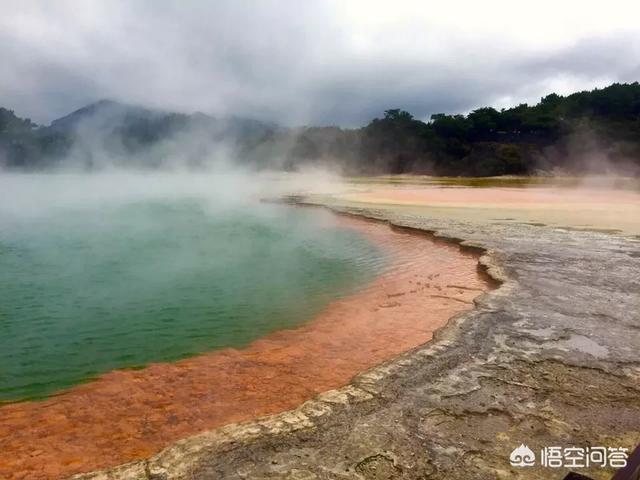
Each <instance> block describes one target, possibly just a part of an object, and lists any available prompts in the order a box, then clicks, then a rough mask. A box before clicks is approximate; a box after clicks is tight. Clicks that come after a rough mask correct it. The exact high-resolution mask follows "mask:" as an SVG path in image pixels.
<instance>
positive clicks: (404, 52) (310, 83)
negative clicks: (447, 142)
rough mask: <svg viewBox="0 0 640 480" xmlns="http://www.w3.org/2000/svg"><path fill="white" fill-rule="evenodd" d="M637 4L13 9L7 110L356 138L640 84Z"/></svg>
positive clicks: (2, 56) (6, 25)
mask: <svg viewBox="0 0 640 480" xmlns="http://www.w3.org/2000/svg"><path fill="white" fill-rule="evenodd" d="M639 18H640V2H638V1H637V0H636V1H617V0H608V1H607V2H595V1H593V2H592V1H588V0H582V1H580V2H577V1H561V0H553V1H547V0H536V1H514V0H509V1H488V0H482V1H478V0H475V1H468V2H461V1H455V0H444V1H443V0H438V1H433V2H430V1H426V0H423V1H401V0H392V1H384V2H376V1H373V0H362V1H357V0H348V1H338V0H336V1H322V0H318V1H314V0H308V1H301V0H291V1H287V0H273V1H271V0H264V1H261V0H252V1H250V0H246V1H242V0H230V1H224V0H212V1H207V2H204V1H197V0H191V1H188V0H181V1H178V0H176V1H167V0H102V1H97V0H56V1H49V0H41V1H37V0H3V2H2V7H1V14H0V66H1V67H0V106H7V107H9V108H12V109H14V110H16V113H18V114H19V115H21V116H30V117H31V118H32V119H34V120H35V121H37V122H40V123H48V122H49V121H51V120H52V119H54V118H56V117H58V116H61V115H64V114H66V113H68V112H70V111H72V110H74V109H76V108H79V107H81V106H83V105H84V104H87V103H89V102H92V101H95V100H98V99H101V98H111V99H115V100H120V101H124V102H130V103H136V104H142V105H147V106H152V107H160V108H165V109H172V110H179V111H185V112H193V111H203V112H207V113H212V114H218V115H230V114H231V115H239V116H247V117H253V118H259V119H265V120H272V121H276V122H280V123H285V124H314V125H317V124H337V125H343V126H355V125H361V124H364V123H366V122H367V121H368V120H369V119H371V118H372V117H374V116H376V115H378V116H379V115H380V114H381V112H382V111H383V110H385V109H388V108H394V107H398V108H404V109H406V110H409V111H410V112H411V113H413V114H414V115H415V116H416V117H419V118H428V116H429V115H430V114H431V113H437V112H447V113H458V112H463V113H464V112H468V111H469V110H471V109H473V108H475V107H479V106H484V105H492V106H495V107H503V106H510V105H515V104H518V103H521V102H529V103H535V102H537V101H538V100H539V98H540V97H541V96H543V95H545V94H547V93H550V92H552V91H555V92H558V93H570V92H573V91H576V90H582V89H591V88H593V87H600V86H605V85H607V84H609V83H611V82H614V81H635V80H640V27H638V19H639Z"/></svg>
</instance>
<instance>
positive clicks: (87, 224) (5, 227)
mask: <svg viewBox="0 0 640 480" xmlns="http://www.w3.org/2000/svg"><path fill="white" fill-rule="evenodd" d="M331 218H332V217H330V216H328V214H327V213H326V212H321V211H314V210H307V209H296V208H290V207H286V206H273V205H265V204H257V203H251V204H248V205H238V206H235V207H233V208H224V209H215V208H214V209H212V208H211V207H210V205H208V204H207V203H206V202H203V201H199V200H198V199H195V198H175V199H171V200H163V199H143V200H140V201H132V202H127V201H124V202H115V203H107V204H106V205H94V206H92V207H84V208H71V207H69V206H65V207H61V208H56V209H51V210H50V211H47V213H46V214H44V215H31V216H22V215H15V212H14V213H13V214H2V215H0V226H1V227H2V228H1V229H0V400H4V401H12V400H18V399H24V398H37V397H42V396H46V395H49V394H52V393H54V392H56V391H59V390H60V389H63V388H66V387H69V386H72V385H74V384H76V383H78V382H82V381H86V380H87V379H90V378H91V377H94V376H95V375H97V374H100V373H102V372H107V371H109V370H112V369H115V368H124V367H135V366H141V365H144V364H147V363H149V362H158V361H172V360H176V359H180V358H184V357H187V356H191V355H195V354H197V353H200V352H205V351H209V350H213V349H217V348H222V347H229V346H232V347H241V346H243V345H247V344H248V343H249V342H251V341H252V340H254V339H256V338H258V337H261V336H263V335H265V334H267V333H269V332H271V331H274V330H277V329H281V328H287V327H292V326H295V325H296V324H299V323H300V322H303V321H305V320H308V319H309V318H311V317H312V316H313V315H314V314H316V313H317V312H318V311H319V310H320V309H321V308H322V307H323V306H325V305H326V304H327V303H329V302H331V301H332V300H335V299H336V298H338V297H339V296H340V295H344V294H346V293H349V292H352V291H354V290H355V289H357V288H358V287H360V286H362V285H364V284H365V283H366V282H367V281H369V280H370V279H371V278H372V277H373V276H374V275H375V274H376V273H377V272H378V271H379V270H380V268H382V265H383V263H384V258H383V256H382V254H381V252H380V251H378V249H377V248H376V247H375V246H373V245H372V244H370V243H369V242H368V241H367V240H366V239H364V238H363V237H361V236H360V235H358V234H356V233H354V232H353V231H350V230H347V229H341V228H338V226H336V225H335V224H334V223H333V222H332V219H331Z"/></svg>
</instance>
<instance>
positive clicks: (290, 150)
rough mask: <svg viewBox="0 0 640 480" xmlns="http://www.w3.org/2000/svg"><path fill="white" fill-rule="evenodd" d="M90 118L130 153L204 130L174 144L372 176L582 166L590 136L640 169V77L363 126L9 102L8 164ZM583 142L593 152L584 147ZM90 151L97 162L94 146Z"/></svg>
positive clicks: (115, 146)
mask: <svg viewBox="0 0 640 480" xmlns="http://www.w3.org/2000/svg"><path fill="white" fill-rule="evenodd" d="M100 112H102V113H101V114H100ZM101 115H102V117H101ZM87 118H89V119H91V118H93V119H94V120H95V119H96V118H97V119H98V120H100V119H101V118H102V120H100V122H101V123H100V122H99V123H97V124H95V122H94V125H93V127H92V128H93V130H92V132H93V133H96V132H98V133H99V134H100V135H99V136H101V139H102V144H101V147H102V148H104V151H105V152H106V153H108V154H109V155H119V156H120V158H123V159H129V158H131V157H134V156H138V155H139V154H144V152H149V151H151V150H152V149H153V148H155V147H156V146H157V145H161V144H162V142H167V141H171V140H173V139H176V138H180V135H182V134H183V133H184V132H191V133H193V132H197V133H198V135H197V138H198V139H200V140H202V139H204V142H203V145H202V146H201V148H200V147H198V148H192V146H191V145H184V144H181V143H180V142H179V141H178V142H174V143H175V144H176V145H178V146H177V147H176V148H177V149H178V151H177V153H180V152H179V149H180V148H182V149H186V148H191V149H192V150H193V152H195V153H192V155H196V156H206V151H207V148H211V147H212V145H214V144H215V142H218V141H224V142H225V145H233V146H234V147H236V149H235V151H236V152H237V157H238V160H239V161H241V162H243V163H245V164H253V165H255V166H257V167H258V168H261V167H262V166H273V165H277V166H280V167H282V168H285V169H297V168H300V167H301V166H303V165H305V164H313V165H317V164H329V163H330V164H334V165H337V166H339V167H340V168H342V169H343V170H344V171H346V172H347V173H364V174H384V173H409V172H415V173H429V174H439V175H452V176H457V175H467V176H468V175H476V176H488V175H510V174H527V173H530V172H533V171H534V170H536V169H537V168H545V169H550V168H555V167H562V168H565V167H568V166H570V167H571V168H572V169H574V170H577V171H578V172H580V171H581V169H584V168H587V167H586V165H585V164H584V161H583V160H581V158H578V159H575V158H571V157H572V154H571V153H572V149H573V150H576V149H575V144H579V145H581V144H582V143H584V142H583V140H584V138H585V135H586V138H587V139H589V141H591V142H592V143H595V144H597V146H598V148H600V149H601V150H603V151H607V152H608V154H610V156H611V158H612V160H613V161H617V160H616V159H623V160H625V161H628V159H632V160H631V161H632V162H635V164H637V165H638V166H639V167H640V84H638V82H635V83H631V84H618V83H616V84H613V85H610V86H608V87H606V88H603V89H595V90H592V91H585V92H578V93H574V94H571V95H568V96H561V95H558V94H555V93H552V94H550V95H547V96H545V97H543V98H542V99H541V100H540V102H539V103H538V104H536V105H527V104H520V105H517V106H515V107H512V108H508V109H502V110H496V109H495V108H492V107H483V108H478V109H476V110H473V111H472V112H470V113H469V114H468V115H448V114H445V113H437V114H434V115H432V116H431V118H430V120H429V121H421V120H419V119H416V118H414V117H413V115H411V113H409V112H407V111H405V110H402V109H389V110H386V111H384V112H383V115H382V117H381V118H374V119H373V120H372V121H371V122H369V124H368V125H366V126H365V127H362V128H358V129H341V128H338V127H305V128H295V129H279V128H277V127H273V126H268V125H266V124H263V123H261V122H256V121H250V120H243V119H233V118H232V119H231V120H226V121H218V120H216V119H214V118H212V117H208V116H207V115H204V114H194V115H183V114H173V113H162V112H155V111H151V110H146V109H142V108H139V107H131V106H126V105H122V104H118V103H116V102H110V101H101V102H97V103H95V104H92V105H89V106H87V107H84V108H82V109H80V110H78V111H76V112H74V113H72V114H70V115H68V116H66V117H63V118H62V119H59V120H57V121H55V122H53V123H52V125H51V126H50V127H40V128H36V125H35V124H33V122H31V121H30V120H29V119H20V118H19V117H16V116H15V115H14V113H13V112H12V111H10V110H6V109H2V108H0V165H2V164H4V165H6V166H9V167H16V168H41V167H43V166H49V165H52V164H55V162H56V161H57V160H59V159H62V158H65V156H66V155H67V154H68V153H69V152H70V151H71V149H72V145H74V142H75V141H76V140H77V139H78V135H80V134H79V133H78V130H77V127H78V126H79V125H80V126H82V125H86V123H87ZM89 123H90V122H89ZM585 132H587V133H585ZM580 135H582V137H581V136H580ZM183 140H184V138H183ZM206 142H209V144H207V143H206ZM572 145H573V146H572ZM76 150H78V149H77V148H76V149H75V150H74V152H75V151H76ZM578 150H579V151H580V152H581V155H582V156H583V157H586V156H587V155H583V153H584V152H585V149H584V148H582V149H578ZM549 152H554V154H553V155H549ZM76 153H77V152H76ZM86 155H87V158H89V160H91V152H86ZM151 156H152V155H151ZM541 159H544V161H541ZM581 162H582V163H581ZM89 163H90V162H89ZM149 166H151V164H150V165H149Z"/></svg>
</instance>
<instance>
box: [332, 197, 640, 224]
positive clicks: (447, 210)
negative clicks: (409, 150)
mask: <svg viewBox="0 0 640 480" xmlns="http://www.w3.org/2000/svg"><path fill="white" fill-rule="evenodd" d="M335 198H336V199H338V200H339V201H340V202H341V203H347V204H352V205H357V204H359V203H360V204H367V205H370V204H376V205H379V206H385V205H387V206H394V207H396V208H401V209H402V211H406V212H408V213H411V212H415V213H419V214H421V215H424V216H427V217H428V216H432V217H435V218H449V219H452V220H456V219H460V220H463V221H477V222H494V221H516V222H528V223H541V224H545V225H551V226H568V227H575V228H584V229H610V230H619V231H620V232H622V233H626V234H631V235H640V192H638V191H630V190H615V189H606V188H587V187H585V188H565V187H555V186H551V187H540V186H537V187H526V188H505V187H490V188H473V187H440V186H434V185H410V184H409V185H407V184H403V185H397V186H392V185H385V184H378V185H370V186H367V187H366V188H362V187H361V188H360V191H356V192H350V193H344V194H341V195H336V196H335Z"/></svg>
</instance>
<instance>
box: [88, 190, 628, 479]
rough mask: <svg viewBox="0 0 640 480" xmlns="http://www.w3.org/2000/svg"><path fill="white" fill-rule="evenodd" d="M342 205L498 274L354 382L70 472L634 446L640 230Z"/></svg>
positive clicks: (463, 466)
mask: <svg viewBox="0 0 640 480" xmlns="http://www.w3.org/2000/svg"><path fill="white" fill-rule="evenodd" d="M332 208H333V209H335V210H338V211H342V212H345V213H350V214H355V215H361V216H365V217H369V218H374V219H378V220H381V221H386V222H390V223H392V224H393V225H397V226H399V227H405V228H413V229H420V230H425V231H428V232H433V234H434V235H436V236H439V237H443V238H446V239H449V240H450V241H452V242H461V245H462V246H463V247H468V248H475V249H481V250H482V251H484V252H485V253H484V255H483V256H482V257H481V259H480V266H481V268H482V269H484V270H486V272H487V273H488V274H489V275H490V276H491V277H492V278H494V279H495V280H496V281H498V282H500V283H501V285H500V287H499V288H498V289H496V290H493V291H491V292H489V293H487V294H484V295H482V296H480V297H478V298H476V300H475V309H473V310H472V311H471V312H468V313H464V314H461V315H459V316H457V317H454V318H453V319H452V320H450V321H449V323H448V324H447V325H446V326H445V327H443V328H442V329H441V330H439V331H438V332H437V334H436V335H435V337H434V339H433V340H432V341H430V342H428V343H427V344H425V345H424V346H422V347H419V348H417V349H415V350H412V351H410V352H408V353H406V354H404V355H401V356H400V357H398V358H396V359H394V360H392V361H389V362H387V363H385V364H383V365H380V366H378V367H376V368H373V369H371V370H369V371H366V372H363V373H361V374H359V375H358V376H356V377H355V378H354V379H353V381H352V382H351V384H350V385H348V386H347V387H344V388H341V389H339V390H334V391H329V392H326V393H324V394H321V395H319V396H318V397H316V398H315V399H313V400H310V401H308V402H306V403H304V404H303V405H301V406H300V407H299V408H297V409H296V410H293V411H290V412H287V413H284V414H280V415H275V416H271V417H265V418H262V419H258V420H256V421H251V422H247V423H242V424H237V425H230V426H227V427H224V428H222V429H218V430H213V431H210V432H206V433H204V434H201V435H198V436H195V437H191V438H188V439H185V440H182V441H180V442H178V443H177V444H175V445H174V446H171V447H169V448H167V449H165V450H164V451H162V452H161V453H159V454H158V455H156V456H154V457H151V458H149V459H148V460H145V461H140V462H134V463H131V464H128V465H123V466H121V467H119V468H118V469H115V470H111V471H108V472H98V473H94V474H89V475H82V476H78V477H76V479H83V480H88V479H92V480H107V479H108V480H119V479H141V480H142V479H149V480H151V479H156V480H159V479H162V480H173V479H219V478H229V479H267V478H287V479H395V478H402V479H427V478H428V479H442V480H444V479H453V478H456V479H472V480H473V479H477V480H480V479H513V478H517V479H540V478H545V479H546V478H558V479H560V478H563V477H564V476H565V475H566V473H567V472H568V470H567V469H563V468H558V469H543V468H542V467H540V466H539V464H537V466H534V467H527V468H516V467H511V466H510V464H509V454H510V452H511V451H512V450H513V449H514V448H515V447H517V446H519V445H520V444H523V443H524V444H526V445H528V446H529V447H530V448H531V449H532V450H533V451H534V452H539V450H540V449H541V448H543V447H546V446H579V447H589V446H600V445H603V446H609V447H617V446H620V447H626V448H629V449H630V450H631V449H632V448H633V447H634V446H635V445H636V444H637V443H638V442H640V349H639V347H640V241H638V238H637V237H632V236H624V235H610V234H607V233H602V232H596V231H575V230H572V229H565V228H551V227H545V226H537V225H526V224H518V223H503V224H500V223H489V222H481V223H478V222H471V221H464V220H451V219H447V218H433V217H429V216H426V215H420V214H411V213H406V212H405V213H402V211H401V210H398V209H394V208H375V207H366V208H357V207H354V206H344V205H340V204H339V203H336V202H333V203H332ZM356 340H357V339H356ZM579 472H580V473H582V474H585V475H589V476H591V477H593V478H596V479H605V478H610V477H611V475H612V473H613V471H612V470H611V469H609V468H599V467H594V468H581V469H580V470H579Z"/></svg>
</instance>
